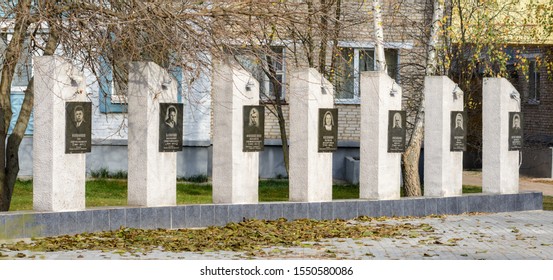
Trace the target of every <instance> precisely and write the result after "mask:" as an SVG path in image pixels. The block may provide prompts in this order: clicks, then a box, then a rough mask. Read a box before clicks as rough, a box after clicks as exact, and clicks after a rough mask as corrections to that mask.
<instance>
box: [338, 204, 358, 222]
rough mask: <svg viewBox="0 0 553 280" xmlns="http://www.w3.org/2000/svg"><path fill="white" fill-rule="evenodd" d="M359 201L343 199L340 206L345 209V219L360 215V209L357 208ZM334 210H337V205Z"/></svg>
mask: <svg viewBox="0 0 553 280" xmlns="http://www.w3.org/2000/svg"><path fill="white" fill-rule="evenodd" d="M357 204H358V203H357V201H354V200H352V201H343V202H341V203H340V207H341V208H342V209H343V212H344V213H343V215H342V217H343V219H355V218H357V217H358V216H359V214H358V210H357ZM334 210H335V211H336V205H335V207H334Z"/></svg>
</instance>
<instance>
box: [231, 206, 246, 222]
mask: <svg viewBox="0 0 553 280" xmlns="http://www.w3.org/2000/svg"><path fill="white" fill-rule="evenodd" d="M242 207H243V205H241V204H233V205H229V206H228V221H229V223H231V222H232V223H239V222H242V219H243V218H244V215H242Z"/></svg>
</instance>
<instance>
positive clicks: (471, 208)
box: [468, 195, 488, 212]
mask: <svg viewBox="0 0 553 280" xmlns="http://www.w3.org/2000/svg"><path fill="white" fill-rule="evenodd" d="M468 198H469V200H468V212H488V211H487V209H488V207H487V205H486V203H487V202H488V199H487V197H486V196H484V195H471V196H468Z"/></svg>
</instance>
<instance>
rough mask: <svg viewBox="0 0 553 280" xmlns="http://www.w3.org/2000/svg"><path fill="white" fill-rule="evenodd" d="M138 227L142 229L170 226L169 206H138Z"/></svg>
mask: <svg viewBox="0 0 553 280" xmlns="http://www.w3.org/2000/svg"><path fill="white" fill-rule="evenodd" d="M140 227H141V228H144V229H156V228H170V227H171V209H170V207H148V208H140Z"/></svg>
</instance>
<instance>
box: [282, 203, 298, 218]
mask: <svg viewBox="0 0 553 280" xmlns="http://www.w3.org/2000/svg"><path fill="white" fill-rule="evenodd" d="M295 208H296V203H294V202H292V203H284V204H283V205H282V216H283V217H284V218H286V219H287V220H288V221H293V220H295Z"/></svg>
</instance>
